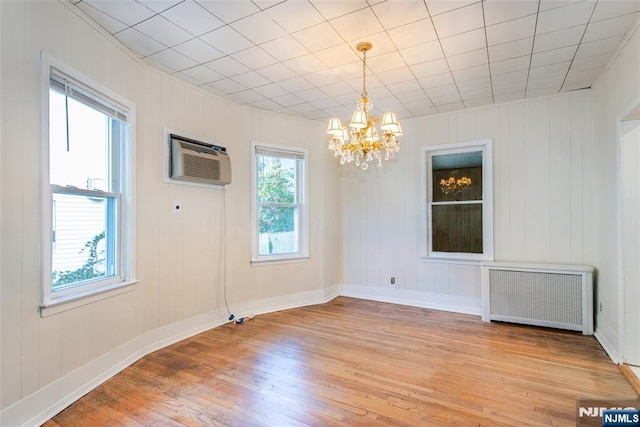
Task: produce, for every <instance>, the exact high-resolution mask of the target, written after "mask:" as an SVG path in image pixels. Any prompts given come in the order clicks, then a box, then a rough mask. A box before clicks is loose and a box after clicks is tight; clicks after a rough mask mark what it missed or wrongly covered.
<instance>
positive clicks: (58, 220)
mask: <svg viewBox="0 0 640 427" xmlns="http://www.w3.org/2000/svg"><path fill="white" fill-rule="evenodd" d="M115 204H116V199H114V198H109V197H88V196H84V195H76V194H59V193H54V194H53V220H54V222H53V244H52V260H51V261H52V272H51V283H52V288H53V289H54V290H55V289H59V288H61V287H65V286H69V285H73V284H76V283H79V282H83V281H86V280H91V279H98V278H104V277H109V276H114V275H115V256H114V255H115V233H114V232H113V230H114V228H115V227H114V226H113V222H114V221H115V215H114V213H115V208H116V207H115Z"/></svg>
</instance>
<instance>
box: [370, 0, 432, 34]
mask: <svg viewBox="0 0 640 427" xmlns="http://www.w3.org/2000/svg"><path fill="white" fill-rule="evenodd" d="M373 11H374V13H375V14H376V16H377V17H378V19H379V20H380V22H382V25H383V26H384V28H385V29H387V30H390V29H392V28H396V27H399V26H401V25H405V24H409V23H411V22H415V21H419V20H421V19H425V18H428V17H429V14H428V13H427V8H426V7H425V4H424V1H422V0H404V1H400V2H390V1H385V2H381V3H378V4H376V5H375V6H373Z"/></svg>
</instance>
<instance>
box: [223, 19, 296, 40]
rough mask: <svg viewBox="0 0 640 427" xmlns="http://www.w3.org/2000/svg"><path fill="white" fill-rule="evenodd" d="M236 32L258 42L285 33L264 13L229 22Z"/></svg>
mask: <svg viewBox="0 0 640 427" xmlns="http://www.w3.org/2000/svg"><path fill="white" fill-rule="evenodd" d="M230 25H231V26H232V27H233V28H234V29H235V30H236V31H237V32H239V33H240V34H242V35H243V36H245V37H246V38H248V39H249V40H251V41H252V42H254V43H255V44H260V43H264V42H268V41H270V40H273V39H277V38H279V37H282V36H284V35H286V33H285V31H284V30H283V29H282V28H281V27H280V26H279V25H278V24H276V23H275V22H274V20H273V19H271V17H270V16H268V15H266V14H264V13H256V14H255V15H251V16H247V17H246V18H243V19H240V20H238V21H236V22H234V23H232V24H230Z"/></svg>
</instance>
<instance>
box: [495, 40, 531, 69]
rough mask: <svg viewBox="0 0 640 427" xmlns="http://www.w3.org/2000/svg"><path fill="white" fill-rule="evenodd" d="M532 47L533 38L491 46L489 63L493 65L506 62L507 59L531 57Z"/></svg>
mask: <svg viewBox="0 0 640 427" xmlns="http://www.w3.org/2000/svg"><path fill="white" fill-rule="evenodd" d="M532 47H533V37H531V38H528V39H522V40H516V41H513V42H509V43H503V44H498V45H495V46H489V61H490V62H492V63H493V62H497V61H504V60H506V59H512V58H518V57H521V56H524V55H531V48H532Z"/></svg>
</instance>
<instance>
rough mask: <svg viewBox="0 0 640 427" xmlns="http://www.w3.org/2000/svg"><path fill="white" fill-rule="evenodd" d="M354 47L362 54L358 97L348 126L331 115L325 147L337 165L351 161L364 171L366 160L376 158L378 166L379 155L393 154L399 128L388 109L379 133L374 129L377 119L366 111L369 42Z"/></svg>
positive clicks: (397, 147) (368, 104)
mask: <svg viewBox="0 0 640 427" xmlns="http://www.w3.org/2000/svg"><path fill="white" fill-rule="evenodd" d="M356 49H357V50H358V52H362V54H363V59H362V98H361V99H360V100H359V101H358V104H357V106H356V110H355V111H354V112H353V116H352V117H351V122H349V126H348V127H347V126H343V125H342V122H341V121H340V119H338V118H331V119H329V126H328V127H327V133H328V134H329V135H331V140H330V141H329V149H330V150H332V151H333V153H334V156H335V157H340V164H341V165H344V164H346V163H351V162H353V163H354V164H355V165H356V166H360V167H361V168H362V169H363V170H366V169H367V168H368V167H369V162H373V161H376V160H377V162H378V166H381V165H382V159H383V158H384V160H389V159H392V158H393V157H395V153H397V152H398V150H400V141H398V139H397V138H396V137H397V136H400V135H402V128H401V127H400V123H399V122H398V120H397V119H396V115H395V113H391V112H389V113H384V114H383V115H382V121H381V123H380V130H381V131H382V132H380V133H379V132H378V129H377V128H376V123H378V122H379V121H380V120H379V119H377V118H375V117H373V116H371V115H370V114H369V111H370V110H371V109H372V108H373V102H371V100H370V99H369V98H368V97H367V75H366V67H367V51H369V50H370V49H371V43H369V42H361V43H358V45H357V46H356Z"/></svg>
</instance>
